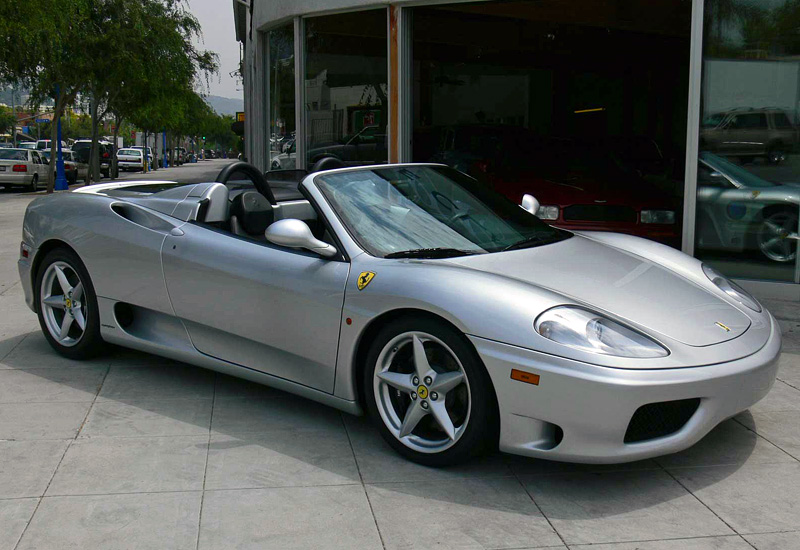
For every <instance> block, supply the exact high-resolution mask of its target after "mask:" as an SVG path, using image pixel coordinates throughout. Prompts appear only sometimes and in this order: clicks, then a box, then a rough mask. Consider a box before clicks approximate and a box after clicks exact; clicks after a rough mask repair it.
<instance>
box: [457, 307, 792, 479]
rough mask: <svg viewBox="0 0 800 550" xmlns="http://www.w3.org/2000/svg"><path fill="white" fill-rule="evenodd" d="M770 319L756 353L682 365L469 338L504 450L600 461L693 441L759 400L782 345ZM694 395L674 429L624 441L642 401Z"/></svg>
mask: <svg viewBox="0 0 800 550" xmlns="http://www.w3.org/2000/svg"><path fill="white" fill-rule="evenodd" d="M770 322H771V331H770V337H769V340H768V341H767V343H766V345H765V346H764V347H763V348H761V349H760V350H758V351H757V352H755V353H754V354H753V355H750V356H748V357H744V358H742V359H738V360H736V361H731V362H728V363H720V364H716V365H708V366H704V367H687V368H681V369H663V370H625V369H612V368H607V367H598V366H594V365H589V364H586V363H581V362H578V361H572V360H569V359H563V358H560V357H554V356H551V355H546V354H543V353H539V352H536V351H532V350H528V349H523V348H519V347H516V346H510V345H507V344H501V343H498V342H494V341H490V340H484V339H482V338H477V337H474V336H471V337H470V340H471V341H472V343H473V344H474V345H475V348H476V349H477V351H478V354H479V355H480V356H481V359H482V360H483V362H484V364H485V365H486V368H487V370H488V371H489V375H490V377H491V379H492V383H493V384H494V389H495V391H496V394H497V401H498V404H499V409H500V450H501V451H503V452H507V453H512V454H518V455H524V456H531V457H537V458H545V459H549V460H558V461H566V462H585V463H595V464H604V463H620V462H631V461H634V460H642V459H646V458H651V457H654V456H660V455H665V454H670V453H675V452H678V451H681V450H683V449H686V448H687V447H691V446H692V445H694V444H695V443H697V442H698V441H699V440H700V439H702V438H703V437H704V436H705V435H706V434H707V433H708V432H709V431H711V430H712V429H713V428H714V427H715V426H716V425H717V424H719V423H720V422H722V421H723V420H725V419H727V418H730V417H732V416H734V415H736V414H738V413H740V412H742V411H744V410H746V409H747V408H749V407H750V406H751V405H753V404H754V403H756V402H757V401H759V400H760V399H762V398H763V397H764V396H765V395H766V394H767V393H768V392H769V390H770V389H771V388H772V385H773V383H774V382H775V376H776V374H777V370H778V357H779V355H780V350H781V334H780V327H779V326H778V324H777V322H776V321H775V319H774V318H772V317H770ZM721 345H724V344H721ZM512 369H518V370H522V371H524V372H528V373H532V374H537V375H539V384H538V385H532V384H527V383H523V382H519V381H515V380H512V379H511V370H512ZM695 398H699V399H700V405H699V407H698V408H697V411H696V412H695V413H694V414H693V415H692V416H691V417H690V418H689V420H688V422H686V424H684V425H683V427H682V428H680V429H679V430H678V431H676V432H674V433H672V434H670V435H666V436H663V437H658V438H656V439H650V440H647V441H642V442H637V443H625V442H624V439H625V433H626V431H627V428H628V424H629V423H630V421H631V418H632V417H633V415H634V413H635V412H636V410H637V409H638V408H639V407H642V406H644V405H647V404H650V403H661V402H667V401H677V400H683V399H695ZM559 430H560V431H559ZM554 434H557V435H554Z"/></svg>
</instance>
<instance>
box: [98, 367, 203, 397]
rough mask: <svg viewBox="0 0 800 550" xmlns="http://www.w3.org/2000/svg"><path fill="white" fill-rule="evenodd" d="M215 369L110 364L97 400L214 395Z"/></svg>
mask: <svg viewBox="0 0 800 550" xmlns="http://www.w3.org/2000/svg"><path fill="white" fill-rule="evenodd" d="M213 396H214V373H213V372H211V371H209V370H206V369H201V368H199V367H193V366H188V365H186V366H184V365H178V366H173V365H156V366H152V367H111V369H110V370H109V372H108V377H107V378H106V381H105V382H104V383H103V390H102V391H101V392H100V395H99V396H98V397H97V400H98V401H108V400H114V401H143V400H158V399H211V398H213Z"/></svg>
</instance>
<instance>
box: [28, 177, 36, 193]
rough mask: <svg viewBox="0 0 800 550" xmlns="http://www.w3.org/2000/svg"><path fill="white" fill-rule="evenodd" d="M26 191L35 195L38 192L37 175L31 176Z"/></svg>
mask: <svg viewBox="0 0 800 550" xmlns="http://www.w3.org/2000/svg"><path fill="white" fill-rule="evenodd" d="M28 190H29V191H30V192H31V193H36V192H37V191H38V190H39V174H34V175H33V179H31V184H30V186H29V187H28Z"/></svg>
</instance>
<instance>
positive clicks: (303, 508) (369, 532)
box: [199, 485, 381, 550]
mask: <svg viewBox="0 0 800 550" xmlns="http://www.w3.org/2000/svg"><path fill="white" fill-rule="evenodd" d="M199 548H200V549H201V550H219V549H220V548H236V549H237V550H250V549H252V550H272V549H274V550H293V549H303V550H305V549H309V548H325V549H326V550H337V549H342V550H353V549H356V548H357V549H359V550H370V549H379V548H381V541H380V537H379V535H378V531H377V529H376V527H375V521H374V519H373V517H372V513H371V512H370V507H369V502H368V501H367V497H366V495H365V494H364V488H363V487H362V486H361V485H344V486H340V487H292V488H283V489H246V490H238V491H208V492H206V494H205V500H204V502H203V517H202V520H201V522H200V544H199Z"/></svg>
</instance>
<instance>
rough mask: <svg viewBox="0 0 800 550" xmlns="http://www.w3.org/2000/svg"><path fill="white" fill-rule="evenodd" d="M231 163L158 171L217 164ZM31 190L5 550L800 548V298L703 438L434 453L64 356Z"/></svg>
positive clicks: (251, 397)
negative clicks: (603, 458) (600, 450)
mask: <svg viewBox="0 0 800 550" xmlns="http://www.w3.org/2000/svg"><path fill="white" fill-rule="evenodd" d="M225 162H226V161H208V162H205V163H200V164H199V165H198V166H192V165H187V166H184V167H178V168H174V169H169V170H164V171H158V172H155V173H154V174H150V175H148V176H147V177H148V178H155V179H170V180H180V181H189V179H192V180H193V181H194V180H197V181H199V180H207V179H214V177H216V173H217V172H218V171H219V169H221V168H222V166H224V164H225ZM137 177H141V176H138V175H135V174H129V175H126V176H124V178H125V179H134V178H137ZM32 198H34V196H33V195H32V194H29V193H21V192H6V193H2V194H0V550H12V549H13V550H31V549H59V550H60V549H81V550H90V549H102V550H117V549H153V548H158V549H169V550H173V549H181V550H182V549H187V550H188V549H191V550H197V549H201V550H224V549H228V548H237V549H259V550H263V549H276V550H277V549H280V550H283V549H346V550H353V549H359V550H361V549H381V548H384V549H398V550H400V549H423V548H437V549H442V550H445V549H473V548H487V549H488V548H492V549H501V548H504V549H517V550H520V549H527V548H542V547H549V548H562V549H564V548H567V547H569V548H573V549H577V548H587V549H588V548H589V545H591V548H593V549H595V548H596V549H602V550H634V549H640V550H667V549H683V550H712V549H713V550H748V549H750V550H752V549H753V548H756V549H758V550H769V549H775V550H777V549H780V550H791V549H798V548H800V542H799V541H800V508H798V506H799V505H798V496H800V314H799V313H798V309H799V308H798V307H797V304H796V303H781V302H768V303H767V305H768V307H769V308H770V310H771V311H772V312H773V313H774V314H776V315H777V316H778V317H779V318H780V319H781V325H782V327H783V329H784V335H785V353H784V354H783V356H782V360H781V366H780V372H779V380H778V381H777V382H776V385H775V387H774V389H773V390H772V392H771V393H770V394H769V396H768V397H767V398H766V399H765V400H763V401H762V402H760V403H758V404H757V405H756V406H754V407H753V408H752V409H751V410H750V411H747V412H745V413H742V414H740V415H738V416H737V417H736V418H733V419H730V420H728V421H726V422H724V423H722V424H721V425H720V426H719V427H718V428H716V429H715V430H714V431H713V432H712V433H711V434H710V435H709V436H707V437H706V438H705V439H704V440H703V441H701V442H700V443H699V444H697V445H696V446H695V447H693V448H691V449H689V450H687V451H684V452H681V453H679V454H676V455H672V456H667V457H662V458H658V459H655V460H646V461H642V462H636V463H632V464H622V465H615V466H590V465H586V466H580V465H571V464H559V463H553V462H548V461H544V460H529V459H524V458H518V457H512V456H505V455H500V454H494V455H492V456H489V457H486V458H483V459H480V460H475V461H474V462H472V463H469V464H466V465H464V466H460V467H456V468H448V469H431V468H425V467H422V466H418V465H416V464H413V463H410V462H407V461H405V460H404V459H402V458H400V457H398V456H397V455H396V454H395V453H394V452H392V451H391V450H390V449H389V448H388V447H387V445H386V444H385V443H384V442H383V441H382V440H381V438H380V437H379V436H378V435H377V433H376V432H375V431H374V430H373V429H372V428H371V427H370V425H369V424H368V423H367V421H366V420H365V419H363V418H355V417H351V416H348V415H346V414H342V413H339V412H337V411H335V410H333V409H329V408H326V407H323V406H321V405H317V404H314V403H311V402H309V401H306V400H303V399H300V398H296V397H293V396H291V395H288V394H285V393H282V392H279V391H276V390H271V389H269V388H265V387H261V386H257V385H254V384H251V383H248V382H243V381H240V380H237V379H234V378H231V377H228V376H223V375H220V374H215V373H213V372H211V371H206V370H203V369H200V368H196V367H192V366H189V365H185V364H181V363H177V362H174V361H169V360H165V359H161V358H158V357H155V356H151V355H147V354H143V353H138V352H133V351H127V350H123V349H118V348H112V349H109V351H108V353H106V354H105V355H103V356H101V357H99V358H97V359H95V360H92V361H88V362H76V361H71V360H67V359H64V358H62V357H60V356H58V355H56V354H55V352H54V351H53V350H52V349H51V348H50V347H49V346H48V345H47V343H46V342H45V340H44V338H43V336H42V335H41V333H40V331H39V327H38V322H37V319H36V316H35V315H34V314H33V313H32V312H31V311H30V310H29V309H28V308H27V307H26V306H25V304H24V301H23V293H22V289H21V287H20V283H19V281H18V274H17V268H16V261H17V256H18V254H19V242H20V236H21V224H22V218H23V215H24V212H25V208H26V206H27V205H28V203H29V202H30V201H31V199H32ZM215 303H216V307H221V306H220V304H221V303H224V289H221V291H220V294H219V296H217V297H215ZM279 314H280V312H269V311H265V312H264V315H279ZM574 406H575V407H581V406H582V404H581V403H575V404H574ZM586 414H591V411H586Z"/></svg>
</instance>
